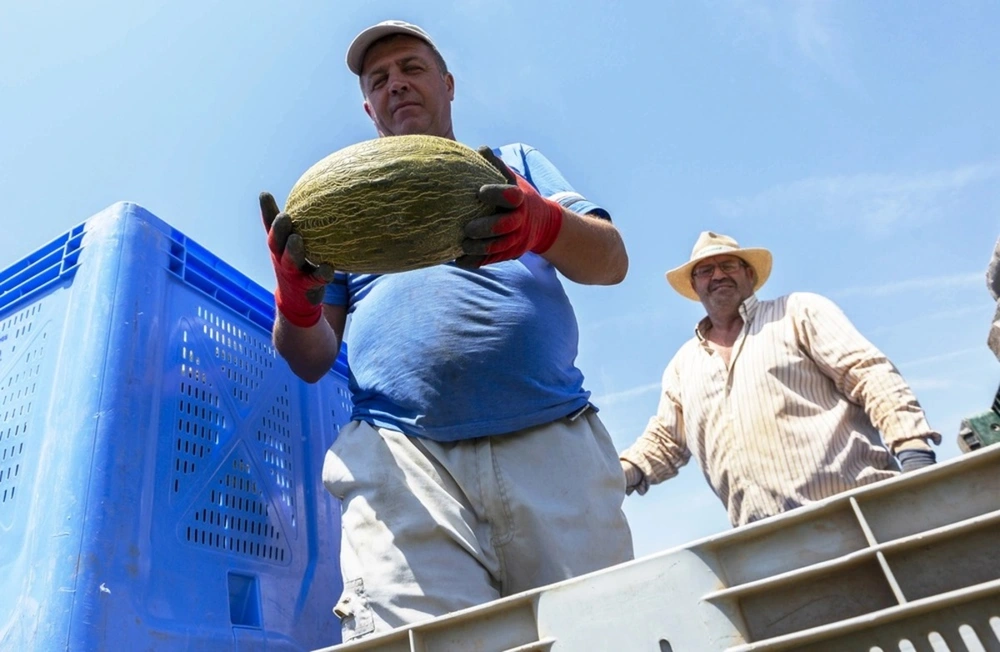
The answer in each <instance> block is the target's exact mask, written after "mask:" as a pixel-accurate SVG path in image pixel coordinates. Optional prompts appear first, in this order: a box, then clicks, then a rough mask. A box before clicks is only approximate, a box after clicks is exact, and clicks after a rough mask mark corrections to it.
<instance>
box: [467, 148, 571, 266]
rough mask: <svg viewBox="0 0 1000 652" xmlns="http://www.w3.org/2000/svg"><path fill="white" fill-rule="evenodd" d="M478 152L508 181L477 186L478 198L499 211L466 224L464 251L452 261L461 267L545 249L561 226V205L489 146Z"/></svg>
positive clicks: (554, 238) (542, 251)
mask: <svg viewBox="0 0 1000 652" xmlns="http://www.w3.org/2000/svg"><path fill="white" fill-rule="evenodd" d="M479 154H480V155H482V156H483V158H485V159H486V160H487V161H489V162H490V163H491V164H492V165H493V166H494V167H495V168H496V169H498V170H500V172H501V173H502V174H503V175H504V177H505V178H506V179H507V181H508V182H509V183H507V184H488V185H485V186H483V187H482V188H480V189H479V200H480V201H482V202H483V203H484V204H489V205H490V206H494V207H496V208H497V209H498V210H499V212H497V213H496V214H495V215H489V216H487V217H477V218H476V219H474V220H472V221H471V222H469V223H468V224H467V225H466V226H465V240H464V241H463V242H462V250H463V251H464V252H465V255H464V256H462V257H461V258H459V259H458V260H456V261H455V262H456V263H457V264H458V265H459V266H461V267H481V266H483V265H489V264H490V263H496V262H500V261H501V260H512V259H514V258H519V257H520V256H521V255H522V254H524V253H525V252H528V251H530V252H533V253H536V254H543V253H545V252H546V251H548V250H549V247H551V246H552V243H553V242H555V241H556V237H557V236H558V235H559V229H561V228H562V220H563V212H562V207H561V206H560V205H559V204H557V203H556V202H554V201H552V200H550V199H545V198H544V197H542V196H541V195H539V194H538V191H537V190H535V188H534V187H533V186H532V185H531V184H530V183H528V182H527V181H526V180H524V179H522V178H521V177H520V176H518V175H516V174H514V173H513V172H512V171H511V169H510V168H508V167H507V166H506V165H505V164H504V162H503V161H501V160H500V159H498V158H497V156H496V154H494V153H493V150H492V149H490V148H489V147H480V148H479Z"/></svg>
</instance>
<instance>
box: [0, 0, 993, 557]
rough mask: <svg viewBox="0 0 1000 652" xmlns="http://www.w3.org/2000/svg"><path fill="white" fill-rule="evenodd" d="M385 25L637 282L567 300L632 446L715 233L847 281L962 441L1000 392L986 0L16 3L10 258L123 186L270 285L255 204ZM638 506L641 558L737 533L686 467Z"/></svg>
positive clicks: (469, 117)
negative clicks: (448, 82)
mask: <svg viewBox="0 0 1000 652" xmlns="http://www.w3.org/2000/svg"><path fill="white" fill-rule="evenodd" d="M386 18H402V19H406V20H410V21H413V22H416V23H418V24H420V25H422V26H423V27H425V28H426V29H427V30H428V31H429V32H430V33H431V34H432V35H434V37H435V38H436V40H437V41H438V43H439V45H440V47H441V50H442V52H443V54H444V56H445V57H446V59H447V60H448V61H449V64H450V66H451V67H452V69H453V72H454V73H455V77H456V83H457V90H456V101H455V104H454V111H455V127H456V129H455V130H456V134H457V136H458V138H459V140H461V141H463V142H465V143H467V144H469V145H472V146H478V145H481V144H490V145H501V144H505V143H508V142H515V141H521V142H526V143H529V144H531V145H533V146H535V147H537V148H538V149H540V150H541V151H542V152H544V153H545V154H546V155H547V156H548V157H549V158H550V159H551V160H552V161H553V162H555V163H556V165H557V166H559V167H560V168H561V170H562V171H563V173H564V174H565V176H566V177H567V178H568V179H569V180H570V181H571V182H572V183H573V184H574V185H575V186H576V187H577V189H578V190H580V191H581V192H583V193H584V194H585V195H587V196H589V197H590V198H592V199H594V200H596V201H598V202H599V203H601V204H603V205H604V206H606V207H607V208H608V209H609V210H610V211H611V212H612V214H613V216H614V218H615V221H616V223H617V224H618V226H619V228H620V229H621V231H622V233H623V235H624V238H625V241H626V245H627V246H628V249H629V253H630V257H631V270H630V272H629V276H628V278H627V280H626V281H625V282H624V283H623V284H622V285H620V286H617V287H613V288H584V287H579V286H570V287H569V293H570V296H571V298H572V300H573V301H574V305H575V306H576V309H577V316H578V318H579V321H580V325H581V337H582V341H581V345H580V357H579V364H580V366H581V368H582V369H583V371H584V373H585V374H586V377H587V385H588V387H589V389H590V390H591V391H593V393H594V395H595V402H596V403H597V404H598V406H599V407H601V408H602V412H601V414H602V416H603V418H604V420H605V422H606V423H607V425H608V427H609V429H610V430H611V431H612V433H613V435H614V438H615V442H616V444H617V445H618V447H619V448H624V447H625V446H627V445H628V444H629V443H631V441H632V440H633V439H634V438H635V437H636V436H638V435H639V433H640V432H641V430H642V428H643V426H644V425H645V423H646V420H647V419H648V417H649V416H650V414H652V412H653V411H654V410H655V408H656V403H657V395H658V383H659V378H660V375H661V373H662V370H663V367H664V366H665V365H666V363H667V362H668V360H669V359H670V357H671V355H672V354H673V352H674V351H675V350H676V349H677V347H679V346H680V345H681V343H682V342H683V341H684V340H685V339H686V338H688V337H689V336H690V334H691V332H692V327H693V325H694V323H695V322H696V321H697V320H698V319H699V318H700V317H701V315H702V312H701V310H700V305H698V304H695V303H692V302H689V301H687V300H685V299H683V298H681V297H679V296H677V295H675V294H674V293H673V292H672V291H671V290H670V288H669V286H668V285H667V284H666V282H665V281H664V279H663V272H664V271H665V270H666V269H668V268H670V267H673V266H675V265H677V264H679V263H680V262H682V261H684V260H685V259H686V258H687V257H688V255H689V253H690V250H691V246H692V244H693V243H694V240H695V238H696V237H697V235H698V233H699V232H700V231H702V230H704V229H713V230H717V231H721V232H724V233H729V234H731V235H733V236H734V237H736V238H737V239H739V240H740V241H741V242H743V243H744V244H747V245H755V246H764V247H768V248H770V249H771V250H772V251H773V253H774V257H775V266H774V273H773V275H772V277H771V280H770V281H769V282H768V283H767V285H766V286H765V287H764V288H763V289H762V290H761V292H760V296H761V297H762V298H771V297H774V296H777V295H780V294H784V293H787V292H791V291H796V290H809V291H814V292H819V293H822V294H825V295H827V296H829V297H831V298H832V299H834V300H835V301H837V302H838V303H839V304H840V305H841V307H842V308H843V309H844V311H845V312H846V313H847V315H848V316H849V317H850V318H851V319H852V320H853V321H854V322H855V324H856V325H857V326H858V327H859V328H860V329H861V330H862V332H864V333H865V334H866V335H867V336H868V337H869V338H870V339H871V340H873V341H874V342H875V343H876V344H877V345H878V346H880V347H881V348H882V349H883V350H884V351H885V352H886V353H887V354H888V355H889V357H890V358H891V359H892V360H893V361H894V362H896V364H897V365H898V366H899V367H900V369H901V370H902V372H903V374H904V376H905V377H906V378H907V379H908V380H909V381H910V382H911V384H912V385H913V387H914V389H915V391H916V393H917V396H918V398H919V399H920V400H921V402H922V403H923V404H924V406H925V408H926V410H927V413H928V416H929V418H930V421H931V423H932V425H934V426H935V427H936V428H938V429H939V430H941V432H942V434H943V435H944V438H945V443H944V444H943V445H942V446H941V448H940V449H939V456H940V457H941V458H942V459H949V458H952V457H955V456H956V455H958V454H959V453H958V448H957V446H956V445H955V434H956V432H957V428H958V424H959V421H960V419H961V418H963V417H965V416H969V415H971V414H974V413H977V412H980V411H983V410H985V409H987V408H988V407H989V405H990V401H991V399H992V396H993V392H994V391H995V390H996V387H997V384H998V382H1000V364H998V363H997V361H996V359H995V358H994V357H993V356H992V354H991V353H990V352H989V350H988V349H987V348H986V346H985V339H986V333H987V329H988V325H989V322H990V317H991V315H992V305H991V303H992V302H991V299H990V297H989V295H988V293H987V291H986V287H985V283H984V280H983V279H984V270H985V266H986V263H987V260H988V258H989V254H990V252H991V250H992V247H993V243H994V242H995V241H996V239H997V237H998V236H1000V183H998V182H1000V83H998V82H1000V39H998V38H997V34H998V33H1000V4H997V3H996V2H993V1H991V0H980V1H976V0H955V1H954V2H949V3H940V2H931V1H930V0H919V1H903V0H897V1H886V2H867V1H864V0H843V1H840V2H806V1H801V2H792V1H781V2H778V1H771V2H768V1H763V0H762V1H760V2H756V1H753V2H752V1H750V0H746V1H741V0H729V1H723V0H685V1H683V2H682V1H675V2H669V1H662V2H659V1H658V2H624V1H620V2H610V1H609V2H586V1H581V0H558V1H552V2H537V1H534V0H533V1H531V2H528V1H527V0H519V1H515V2H496V1H491V2H487V1H485V0H464V1H459V2H422V3H414V2H378V1H375V0H366V1H364V2H361V1H358V2H329V1H328V0H322V1H321V0H301V1H298V2H250V3H235V2H212V1H209V0H199V1H198V2H194V1H190V0H175V1H173V2H166V1H159V0H157V1H153V0H148V1H142V2H102V1H95V2H88V3H68V2H53V1H51V0H36V1H34V2H6V3H3V4H2V5H0V196H2V197H3V201H4V211H5V216H4V218H3V234H4V237H3V238H0V267H6V266H7V265H8V264H10V263H12V262H13V261H15V260H17V259H18V258H20V257H22V256H23V255H25V254H27V253H29V252H30V251H31V250H33V249H34V248H35V247H37V246H39V245H40V244H42V243H43V242H45V241H47V240H49V239H51V238H52V237H54V236H56V235H58V234H60V233H61V232H63V231H64V230H66V229H68V228H70V227H71V226H73V225H75V224H76V223H78V222H80V221H82V220H84V219H85V218H87V217H88V216H90V215H92V214H94V213H96V212H98V211H99V210H101V209H102V208H104V207H105V206H107V205H109V204H111V203H113V202H115V201H118V200H132V201H135V202H138V203H139V204H141V205H143V206H144V207H146V208H147V209H149V210H150V211H152V212H153V213H155V214H156V215H158V216H159V217H161V218H162V219H164V220H166V221H167V222H168V223H170V224H171V225H173V226H174V227H176V228H178V229H179V230H181V231H182V232H184V233H185V234H187V235H188V236H190V237H192V238H193V239H195V240H196V241H198V242H200V243H201V244H203V245H205V246H206V247H208V248H209V249H210V250H211V251H213V252H214V253H215V254H217V255H219V256H220V257H221V258H223V259H224V260H226V261H227V262H229V263H230V264H232V265H234V266H235V267H236V268H237V269H239V270H241V271H243V272H244V273H246V274H247V275H249V276H250V277H251V278H253V279H254V280H256V281H258V282H259V283H261V284H262V285H264V286H265V287H268V288H272V287H273V277H272V274H271V269H270V265H269V262H268V258H267V255H266V249H265V245H264V239H263V230H262V228H261V226H260V223H259V218H258V214H257V204H256V197H257V194H258V193H259V192H260V191H261V190H265V189H266V190H270V191H272V192H273V193H274V194H275V196H276V197H277V198H278V199H279V201H281V200H283V199H284V197H285V195H286V194H287V193H288V191H289V189H290V188H291V185H292V184H293V183H294V182H295V180H296V179H297V178H298V176H299V174H301V173H302V172H303V171H304V170H305V169H306V168H307V167H309V166H310V165H311V164H312V163H314V162H315V161H317V160H318V159H320V158H322V157H323V156H325V155H326V154H329V153H330V152H332V151H334V150H336V149H339V148H341V147H343V146H346V145H348V144H351V143H354V142H357V141H359V140H364V139H367V138H371V137H374V135H375V134H374V131H373V129H372V127H371V125H370V123H369V122H368V120H367V118H366V116H365V114H364V113H363V111H362V109H361V97H360V94H359V92H358V87H357V81H356V79H355V78H354V77H352V76H351V74H350V73H349V72H348V71H347V69H346V67H345V66H344V63H343V58H344V51H345V49H346V46H347V44H348V42H349V41H350V39H351V38H352V37H353V36H354V35H355V34H356V33H357V32H358V31H359V30H360V29H362V28H363V27H365V26H367V25H369V24H371V23H373V22H377V21H379V20H383V19H386ZM626 505H627V506H626V510H627V513H628V515H629V517H630V519H631V522H632V525H633V529H634V532H635V539H636V550H637V553H638V554H648V553H650V552H653V551H656V550H660V549H663V548H665V547H668V546H673V545H678V544H681V543H685V542H687V541H690V540H692V539H694V538H696V537H701V536H704V535H708V534H711V533H714V532H717V531H720V530H723V529H725V528H727V527H728V525H727V521H726V519H725V514H724V512H723V509H722V507H721V504H720V503H719V501H718V500H717V499H716V498H715V496H714V495H713V494H712V493H711V492H710V491H709V490H708V489H707V487H706V485H705V482H704V480H703V478H702V476H701V473H700V471H699V470H698V468H697V467H696V466H695V465H693V464H692V465H690V466H689V467H687V468H685V469H684V470H683V472H682V473H681V475H680V476H679V477H678V478H676V479H674V480H672V481H670V482H668V483H666V484H664V485H660V486H658V487H656V488H654V490H653V491H652V492H651V493H650V494H648V495H647V496H645V497H643V498H637V497H632V498H630V499H628V501H627V503H626Z"/></svg>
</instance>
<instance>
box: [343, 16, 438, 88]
mask: <svg viewBox="0 0 1000 652" xmlns="http://www.w3.org/2000/svg"><path fill="white" fill-rule="evenodd" d="M393 34H406V35H407V36H412V37H414V38H418V39H420V40H421V41H423V42H425V43H427V44H428V45H430V46H431V47H432V48H435V49H437V48H436V46H435V45H434V42H433V41H431V40H430V38H429V37H428V36H427V34H425V33H424V32H423V31H421V30H420V29H418V28H415V27H412V26H408V25H373V26H371V27H369V28H368V29H366V30H364V31H363V32H361V33H360V34H358V35H357V36H355V37H354V40H353V41H351V45H350V46H348V48H347V68H348V69H349V70H350V71H351V72H353V73H354V74H355V75H358V76H359V77H360V76H361V67H362V65H363V64H364V62H365V53H366V52H368V48H370V47H371V46H372V44H373V43H374V42H375V41H377V40H379V39H382V38H385V37H386V36H392V35H393Z"/></svg>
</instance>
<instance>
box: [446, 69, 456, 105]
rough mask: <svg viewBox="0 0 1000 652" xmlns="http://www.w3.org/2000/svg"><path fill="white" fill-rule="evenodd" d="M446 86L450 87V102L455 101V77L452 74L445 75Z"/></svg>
mask: <svg viewBox="0 0 1000 652" xmlns="http://www.w3.org/2000/svg"><path fill="white" fill-rule="evenodd" d="M444 85H445V86H447V87H448V100H449V101H452V102H454V101H455V76H454V75H452V74H451V73H450V72H446V73H445V74H444Z"/></svg>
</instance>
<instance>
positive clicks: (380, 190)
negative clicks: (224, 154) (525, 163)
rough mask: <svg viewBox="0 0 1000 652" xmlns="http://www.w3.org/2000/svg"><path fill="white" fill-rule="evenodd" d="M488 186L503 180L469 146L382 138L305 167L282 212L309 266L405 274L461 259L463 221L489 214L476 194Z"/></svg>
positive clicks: (431, 138)
mask: <svg viewBox="0 0 1000 652" xmlns="http://www.w3.org/2000/svg"><path fill="white" fill-rule="evenodd" d="M494 183H501V184H502V183H507V181H506V179H505V178H504V175H503V174H501V172H500V171H499V170H497V169H496V168H495V167H494V166H493V165H492V164H491V163H490V162H488V161H487V160H486V159H485V158H483V156H481V155H480V154H479V153H478V152H476V151H475V150H473V149H472V148H470V147H467V146H465V145H463V144H461V143H458V142H455V141H454V140H450V139H448V138H440V137H437V136H423V135H413V136H389V137H385V138H376V139H374V140H368V141H364V142H361V143H357V144H355V145H351V146H349V147H345V148H344V149H341V150H339V151H337V152H334V153H333V154H331V155H329V156H327V157H326V158H324V159H323V160H321V161H319V162H318V163H316V164H315V165H313V166H312V167H311V168H309V169H308V170H306V172H305V173H304V174H303V175H302V177H301V178H300V179H299V180H298V181H297V182H296V183H295V185H294V186H293V187H292V190H291V192H290V193H289V195H288V199H287V201H286V203H285V212H286V213H287V214H288V216H289V218H290V219H291V221H292V230H293V231H294V232H295V233H298V234H299V235H300V236H301V237H302V241H303V244H304V245H305V252H306V258H307V259H308V260H309V261H310V262H311V263H314V264H320V263H326V264H328V265H330V266H331V267H333V268H334V269H336V270H338V271H343V272H355V273H368V274H387V273H392V272H405V271H408V270H412V269H419V268H421V267H429V266H431V265H437V264H439V263H443V262H447V261H450V260H454V259H455V258H457V257H459V256H461V255H462V247H461V243H462V240H463V238H464V235H463V229H464V227H465V225H466V224H467V223H468V222H469V221H470V220H472V219H475V218H477V217H483V216H486V215H491V214H493V213H495V212H496V208H495V207H492V206H489V205H487V204H484V203H483V202H481V201H480V200H479V199H478V197H477V193H478V191H479V188H480V187H481V186H483V185H485V184H494Z"/></svg>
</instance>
